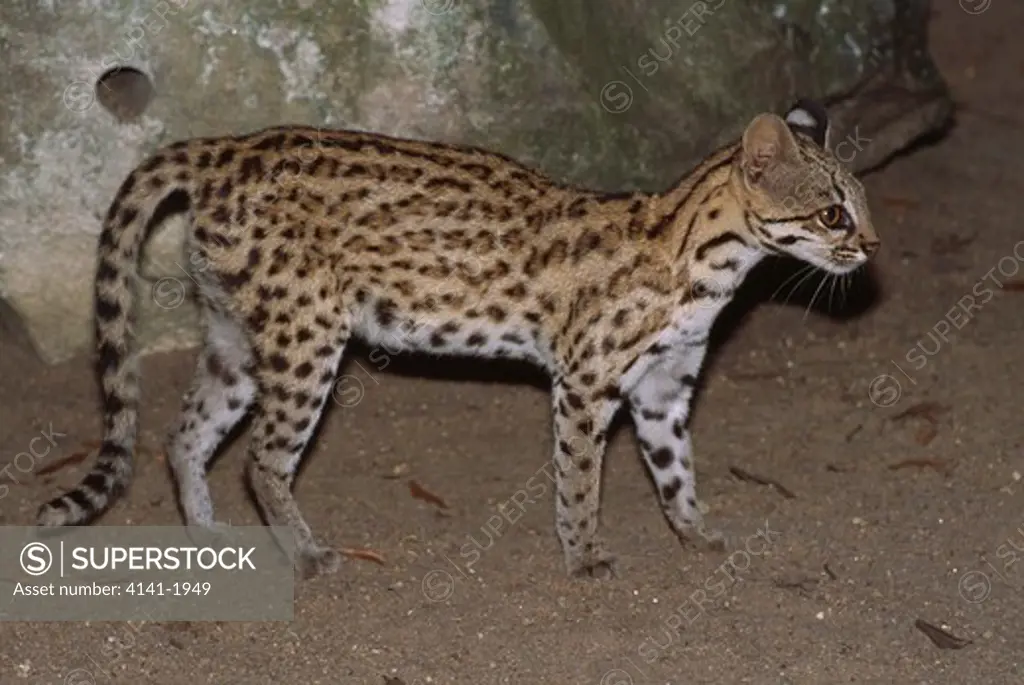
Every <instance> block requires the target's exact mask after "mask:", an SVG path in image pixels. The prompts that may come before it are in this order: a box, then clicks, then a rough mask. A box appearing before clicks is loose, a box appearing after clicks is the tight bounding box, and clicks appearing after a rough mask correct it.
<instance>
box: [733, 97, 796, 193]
mask: <svg viewBox="0 0 1024 685" xmlns="http://www.w3.org/2000/svg"><path fill="white" fill-rule="evenodd" d="M742 144H743V169H744V170H745V172H746V174H747V178H748V180H750V181H751V182H755V183H756V182H757V181H758V179H760V178H761V176H762V175H763V174H764V173H765V172H766V171H769V170H771V169H772V168H774V167H776V166H778V165H779V164H782V163H784V162H786V161H787V160H790V159H792V158H793V156H794V155H795V154H796V141H795V140H794V139H793V132H792V131H790V130H789V127H788V126H787V125H786V122H785V121H783V120H782V118H781V117H779V116H778V115H776V114H770V113H766V114H758V115H757V116H756V117H754V120H753V121H751V122H750V124H749V125H748V126H747V130H746V131H744V132H743V143H742Z"/></svg>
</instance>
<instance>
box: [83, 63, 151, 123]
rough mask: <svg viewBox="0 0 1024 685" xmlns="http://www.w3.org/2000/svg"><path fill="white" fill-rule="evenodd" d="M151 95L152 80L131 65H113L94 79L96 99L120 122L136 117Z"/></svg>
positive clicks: (132, 119) (140, 113)
mask: <svg viewBox="0 0 1024 685" xmlns="http://www.w3.org/2000/svg"><path fill="white" fill-rule="evenodd" d="M153 95H154V90H153V82H152V81H150V80H149V77H148V76H146V75H145V74H143V73H142V72H141V71H139V70H138V69H133V68H131V67H114V68H113V69H110V70H108V71H107V72H106V73H104V74H103V75H102V76H100V77H99V79H98V80H97V81H96V100H98V101H99V103H100V104H101V105H103V107H104V109H106V110H107V111H108V112H110V113H111V114H113V115H114V117H116V118H117V120H118V121H120V122H121V123H128V122H131V121H134V120H135V119H138V118H139V116H141V115H142V113H143V112H144V111H145V109H146V107H148V106H149V103H150V102H151V101H152V100H153Z"/></svg>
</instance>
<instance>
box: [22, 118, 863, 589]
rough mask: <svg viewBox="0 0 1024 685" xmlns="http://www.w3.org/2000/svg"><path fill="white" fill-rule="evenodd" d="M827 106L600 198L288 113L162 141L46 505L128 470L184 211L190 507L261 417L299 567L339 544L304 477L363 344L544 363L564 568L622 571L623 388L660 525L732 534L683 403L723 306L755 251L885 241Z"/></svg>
mask: <svg viewBox="0 0 1024 685" xmlns="http://www.w3.org/2000/svg"><path fill="white" fill-rule="evenodd" d="M828 138H829V122H828V119H827V115H826V114H825V112H824V109H823V108H822V107H821V106H820V105H817V104H816V103H812V102H804V101H802V102H800V103H798V104H797V105H796V106H795V107H794V108H793V109H792V110H791V111H790V112H789V113H788V114H787V117H786V118H785V119H783V118H781V117H779V116H776V115H774V114H761V115H759V116H757V117H755V118H754V119H753V120H752V121H751V122H750V123H749V125H748V126H747V127H746V129H745V131H744V132H743V134H742V137H741V138H740V139H739V140H737V141H735V142H734V143H732V144H729V145H727V146H725V147H723V148H721V149H719V150H718V151H716V152H714V153H712V154H711V155H710V156H709V157H708V158H707V159H706V160H704V161H703V162H702V163H701V164H700V165H699V166H698V167H697V168H696V169H694V170H693V171H691V172H690V173H689V174H687V175H686V176H684V177H683V178H682V179H681V180H680V181H679V182H678V183H676V184H675V185H674V186H672V187H671V188H669V189H667V190H666V191H664V192H659V193H646V192H629V193H611V194H609V193H601V192H595V191H590V190H585V189H581V188H576V187H571V186H567V185H563V184H559V183H556V182H554V181H553V180H551V179H549V178H547V177H545V176H544V175H542V174H540V173H538V172H537V171H534V170H531V169H529V168H526V167H524V166H522V165H520V164H518V163H517V162H515V161H513V160H511V159H508V158H506V157H504V156H501V155H498V154H494V153H491V152H486V151H483V150H478V149H474V148H470V147H463V146H455V145H445V144H439V143H430V142H418V141H411V140H399V139H395V138H390V137H385V136H382V135H375V134H370V133H360V132H352V131H323V130H317V129H313V128H305V127H278V128H272V129H267V130H263V131H259V132H256V133H252V134H249V135H244V136H239V137H222V138H209V139H196V140H190V141H184V142H179V143H176V144H173V145H170V146H168V147H165V148H163V149H161V150H159V151H158V152H156V153H155V154H153V155H152V156H151V157H149V158H148V159H147V160H146V161H144V162H143V163H142V164H140V165H139V166H138V167H137V168H136V169H135V170H134V171H133V172H132V173H131V174H130V175H129V176H128V177H127V179H126V180H125V181H124V184H123V185H122V186H121V188H120V190H119V191H118V193H117V196H116V197H115V198H114V201H113V203H112V205H111V207H110V210H109V212H108V213H107V216H106V219H105V222H104V224H103V231H102V234H101V236H100V242H99V266H98V270H97V273H96V291H95V304H96V317H97V352H98V363H99V368H100V374H101V382H102V388H103V392H104V397H105V400H104V411H105V417H106V421H105V435H104V441H103V444H102V447H101V449H100V454H99V457H98V461H97V463H96V465H95V467H94V468H93V470H92V471H91V472H90V473H89V474H88V476H87V477H86V478H85V479H84V481H83V482H82V483H81V485H80V486H79V487H78V488H77V489H76V490H74V491H72V492H70V493H68V494H65V495H63V496H60V497H57V498H55V499H53V500H52V501H50V502H49V503H47V504H45V505H43V507H42V508H41V509H40V512H39V517H38V520H39V523H40V525H44V526H61V525H69V524H79V523H86V522H88V521H90V520H91V519H93V518H94V517H95V516H97V515H98V514H99V513H101V512H102V511H104V510H105V509H106V508H107V507H108V506H109V505H110V503H111V502H112V501H113V499H114V498H115V497H116V496H117V495H118V494H120V493H121V492H122V491H123V490H124V489H125V488H126V487H127V484H128V483H129V481H130V479H131V475H132V452H133V449H134V447H135V441H136V433H137V404H138V375H137V362H136V355H135V353H134V349H133V340H132V334H131V320H132V316H133V311H134V309H135V294H134V292H135V283H136V279H137V273H138V260H139V253H140V249H141V246H142V244H143V242H144V240H145V238H146V235H147V234H148V232H149V229H150V227H151V226H150V225H151V224H152V223H153V222H154V221H155V219H154V216H155V215H156V214H157V210H158V208H159V209H160V210H161V212H162V213H166V212H164V210H178V211H187V212H189V217H190V221H191V224H190V225H191V230H190V231H189V232H188V236H187V250H189V251H190V252H192V253H193V254H192V256H193V257H197V258H195V259H189V260H188V261H189V263H190V264H202V265H203V268H197V269H195V273H193V274H192V275H193V277H194V278H195V280H196V281H197V282H198V283H199V284H200V299H201V304H202V308H203V309H202V310H203V316H204V318H205V323H206V327H207V328H206V344H205V347H204V349H203V350H202V352H201V354H200V357H199V361H198V366H197V369H196V372H195V379H194V383H193V386H192V388H191V390H190V391H189V392H188V393H187V394H186V396H185V398H184V406H183V410H182V413H181V417H180V419H179V421H178V424H177V427H176V429H175V430H174V431H173V432H172V434H171V437H170V439H169V446H168V454H169V459H170V463H171V466H172V468H173V472H174V475H175V478H176V481H177V485H178V489H179V497H180V502H181V505H182V508H183V510H184V514H185V519H186V522H187V523H188V524H190V525H200V526H215V525H218V524H215V520H214V513H213V506H212V504H211V500H210V492H209V488H208V486H207V482H206V465H207V461H208V459H209V458H210V457H211V455H212V454H213V452H214V450H215V448H216V447H217V445H218V444H219V443H220V441H221V440H222V439H223V438H224V436H225V435H226V434H227V433H228V432H229V430H230V429H231V428H232V427H234V426H235V425H236V423H238V422H239V420H240V419H242V417H243V416H244V415H245V414H246V413H247V411H249V410H250V409H251V410H252V411H253V414H254V424H253V428H252V435H251V444H250V448H249V449H250V462H249V464H250V465H249V469H248V474H249V477H250V479H251V482H252V485H253V489H254V492H255V495H256V498H257V500H258V503H259V505H260V506H261V508H262V510H263V511H264V513H265V515H266V517H267V520H268V521H269V522H270V523H272V524H275V525H285V526H289V527H290V528H291V529H292V530H293V531H294V533H295V535H296V537H297V544H298V549H299V551H300V554H299V555H298V561H297V563H298V565H299V567H300V569H301V570H303V571H305V572H306V573H307V574H315V573H318V572H319V573H328V572H333V571H335V570H336V569H337V568H338V567H339V564H340V556H339V555H338V553H337V552H335V551H334V550H331V549H329V548H325V547H323V546H321V545H320V544H318V543H317V542H316V539H315V537H314V535H313V533H312V532H311V530H310V528H309V526H308V525H307V524H306V521H305V519H304V518H303V515H302V513H301V512H300V510H299V507H298V505H297V503H296V501H295V499H294V498H293V496H292V493H291V485H292V480H293V478H294V474H295V471H296V467H297V465H298V463H299V459H300V457H301V455H302V454H303V452H304V450H305V448H306V446H307V442H308V441H309V439H310V435H311V434H312V433H313V430H314V428H315V426H316V424H317V422H318V420H319V418H320V415H321V412H322V410H323V407H324V404H325V401H326V399H327V398H328V397H329V396H330V394H331V389H332V384H333V383H334V380H335V376H336V371H337V368H338V366H339V361H340V359H341V357H342V351H343V350H344V348H345V344H346V343H347V342H348V341H349V339H350V338H351V337H353V336H357V337H359V338H362V339H364V340H365V341H367V342H368V343H370V344H378V343H382V344H387V345H388V347H389V349H395V348H396V347H401V348H402V349H406V350H416V351H422V352H427V353H432V354H444V355H472V356H477V357H510V358H518V359H523V360H528V361H530V362H533V363H535V364H537V365H539V366H540V367H543V368H544V369H546V371H547V372H548V373H549V374H550V377H551V379H552V407H553V418H554V456H553V460H554V464H555V473H556V490H557V493H556V501H555V513H556V529H557V533H558V536H559V538H560V541H561V545H562V549H563V552H564V555H565V561H566V565H567V569H568V571H569V572H570V573H571V574H574V575H578V574H584V573H590V572H593V571H594V570H595V569H597V568H600V567H606V566H608V565H609V564H610V562H611V560H612V556H611V555H610V554H609V553H608V552H607V551H606V549H605V548H604V547H603V545H602V543H601V541H600V538H599V534H598V503H599V491H598V488H599V484H600V475H601V465H602V456H603V454H604V450H605V443H606V437H607V436H606V430H607V428H608V426H609V423H610V421H611V420H612V417H613V415H614V414H615V413H616V411H617V410H619V409H620V407H621V406H622V405H623V404H627V405H628V407H629V410H630V412H631V414H632V418H633V419H634V422H635V424H636V432H637V436H638V438H639V444H640V447H641V452H642V454H643V457H644V459H645V461H646V463H647V466H648V467H649V469H650V471H651V473H652V474H653V477H654V481H655V482H656V484H657V492H658V496H659V498H660V501H661V504H662V507H663V509H664V511H665V514H666V517H667V519H668V521H669V522H670V524H671V525H672V527H673V529H674V530H675V531H676V533H678V534H679V535H680V536H681V537H683V538H691V539H692V538H693V534H694V533H696V534H697V535H698V536H701V537H702V538H704V539H705V540H707V541H709V542H712V543H715V542H717V541H719V540H720V539H721V535H720V534H719V533H717V532H716V531H715V530H713V529H711V528H708V527H707V526H706V525H705V523H704V521H703V517H702V514H701V512H700V511H699V509H698V506H697V501H696V498H697V494H696V490H695V477H694V455H693V450H692V447H691V442H690V435H689V430H688V416H689V405H690V399H691V394H692V392H693V388H694V386H695V384H696V382H697V378H698V374H699V373H700V370H701V365H702V362H703V360H704V355H705V348H706V346H707V342H708V332H709V330H710V328H711V326H712V324H713V322H714V320H715V317H716V315H717V314H718V313H719V311H720V310H721V309H722V307H723V306H725V304H726V303H727V302H728V301H729V299H730V298H731V297H732V295H733V293H734V292H735V290H736V288H737V287H738V286H739V285H740V283H741V282H742V281H743V279H744V277H745V276H746V274H747V273H748V271H749V270H750V269H751V267H753V266H754V264H755V263H756V262H758V261H759V260H760V259H761V258H762V257H763V256H765V255H767V254H769V253H777V254H789V255H791V256H794V257H797V258H799V259H801V260H804V261H806V262H809V263H810V264H812V265H814V266H816V267H819V268H821V269H824V270H825V271H827V272H830V273H832V274H846V273H850V272H852V271H854V270H856V269H857V268H859V267H861V266H862V265H863V264H864V263H865V262H866V261H867V260H868V259H869V258H870V257H871V255H872V254H873V253H874V252H875V250H876V249H877V248H878V246H879V241H878V238H877V237H876V235H875V231H874V229H873V227H872V224H871V220H870V218H869V213H868V206H867V202H866V199H865V196H864V191H863V188H862V186H861V184H860V183H859V182H858V181H857V180H856V179H855V178H854V177H853V176H852V175H851V173H850V172H848V171H847V170H845V169H844V168H843V167H841V166H840V164H839V163H838V162H837V160H836V159H835V158H834V156H833V155H832V154H831V153H830V152H829V146H828Z"/></svg>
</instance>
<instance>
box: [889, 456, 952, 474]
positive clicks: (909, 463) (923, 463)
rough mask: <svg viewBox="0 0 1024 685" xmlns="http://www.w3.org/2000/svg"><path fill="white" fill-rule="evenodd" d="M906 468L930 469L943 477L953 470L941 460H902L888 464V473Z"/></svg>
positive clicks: (947, 463) (947, 462)
mask: <svg viewBox="0 0 1024 685" xmlns="http://www.w3.org/2000/svg"><path fill="white" fill-rule="evenodd" d="M906 468H918V469H932V470H934V471H937V472H938V473H941V474H942V475H944V476H948V475H949V473H950V471H952V470H953V464H952V463H951V462H949V461H943V460H941V459H904V460H903V461H898V462H896V463H895V464H889V470H890V471H898V470H900V469H906Z"/></svg>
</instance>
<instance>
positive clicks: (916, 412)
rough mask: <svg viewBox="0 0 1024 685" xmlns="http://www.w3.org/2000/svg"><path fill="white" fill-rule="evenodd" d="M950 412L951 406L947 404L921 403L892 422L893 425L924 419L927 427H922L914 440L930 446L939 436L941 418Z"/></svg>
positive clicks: (902, 412) (892, 419)
mask: <svg viewBox="0 0 1024 685" xmlns="http://www.w3.org/2000/svg"><path fill="white" fill-rule="evenodd" d="M949 410H950V406H949V405H946V404H940V403H938V402H921V403H919V404H915V405H914V406H912V407H909V408H907V409H905V410H903V411H901V412H900V413H899V414H896V415H895V416H893V417H892V418H891V419H890V420H891V421H892V422H893V423H900V422H902V421H905V420H907V419H912V418H917V419H923V420H924V421H926V422H927V423H926V425H924V426H921V427H920V428H919V429H918V430H917V433H916V434H915V435H914V440H915V441H916V442H917V444H919V445H921V446H925V445H928V444H930V443H931V441H932V440H934V439H935V437H936V436H937V435H938V434H939V417H940V416H941V415H942V414H945V413H946V412H948V411H949Z"/></svg>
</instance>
